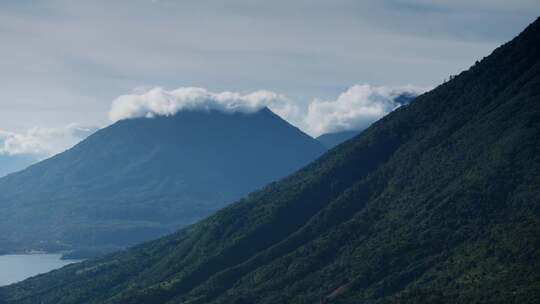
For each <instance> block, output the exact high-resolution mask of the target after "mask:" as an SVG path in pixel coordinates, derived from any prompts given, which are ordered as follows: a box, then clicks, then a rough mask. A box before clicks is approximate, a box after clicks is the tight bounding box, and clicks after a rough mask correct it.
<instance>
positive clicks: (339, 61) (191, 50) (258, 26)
mask: <svg viewBox="0 0 540 304" xmlns="http://www.w3.org/2000/svg"><path fill="white" fill-rule="evenodd" d="M539 12H540V1H537V0H514V1H507V0H468V1H466V0H451V1H450V0H439V1H435V0H410V1H405V0H366V1H359V0H332V1H330V0H326V1H321V0H309V1H308V0H297V1H281V0H274V1H259V0H228V1H223V0H220V1H210V0H198V1H169V0H130V1H101V0H96V1H68V0H50V1H44V0H43V1H40V0H36V1H32V0H28V1H20V0H2V1H0V41H1V47H0V67H1V69H0V83H1V86H0V154H2V153H4V154H21V153H32V154H39V155H52V154H54V153H57V152H60V151H62V150H63V149H66V148H68V147H69V146H71V145H72V144H73V143H75V142H77V141H78V140H81V139H82V138H84V137H85V136H87V135H88V134H90V133H91V132H92V131H93V130H95V129H96V128H100V127H104V126H107V125H108V124H110V123H112V122H114V121H115V120H118V119H122V118H128V117H132V116H140V115H142V114H141V113H145V114H144V115H147V114H148V113H146V112H145V111H148V110H149V109H150V110H155V109H157V108H159V109H162V107H163V104H161V105H159V106H156V107H157V108H156V107H152V106H150V105H149V104H148V103H149V102H150V103H155V101H153V100H149V101H148V98H149V96H150V97H151V96H157V98H158V99H159V98H161V99H160V100H162V101H163V102H165V105H168V106H172V107H173V108H175V107H176V108H182V107H183V106H185V104H186V100H188V99H189V98H191V97H189V98H188V97H186V96H187V95H185V93H186V92H190V94H192V93H193V92H196V93H193V94H195V95H196V98H195V97H193V98H195V99H196V100H203V99H204V98H203V97H204V96H206V97H208V96H209V98H210V99H212V100H214V101H215V102H217V103H219V104H220V105H223V104H225V105H228V106H230V105H231V104H232V105H235V104H236V103H237V102H248V103H254V104H256V105H257V106H259V105H265V106H270V107H271V108H272V109H273V110H274V111H276V112H277V113H278V114H280V115H281V116H282V117H284V118H285V119H287V120H288V121H290V122H291V123H293V124H295V125H297V126H298V127H300V128H301V129H302V130H304V131H305V132H307V133H308V134H310V135H313V136H316V135H319V134H321V133H325V132H332V131H340V130H344V129H349V128H358V127H360V126H362V127H363V126H364V125H365V124H366V123H369V122H371V121H372V120H373V119H376V118H379V117H380V116H381V115H384V114H386V113H388V112H389V111H391V110H392V109H393V108H395V106H396V105H395V104H393V103H392V98H393V97H395V95H396V94H397V93H399V92H423V91H425V90H428V89H430V88H433V87H435V86H436V85H438V84H439V83H441V82H443V81H444V80H445V79H448V77H449V75H453V74H457V73H459V72H460V71H462V70H464V69H466V68H468V67H469V66H470V65H472V64H473V63H474V62H475V61H476V60H479V59H481V58H483V57H484V56H487V55H489V54H490V53H491V51H492V50H493V49H494V48H496V47H497V46H498V45H500V44H502V43H504V42H506V41H508V40H510V39H511V38H513V37H514V36H516V35H517V34H518V33H519V32H520V31H521V30H523V29H524V28H525V27H526V26H527V25H528V24H529V23H531V22H532V21H534V19H535V18H536V17H537V16H538V15H539ZM179 92H180V93H181V94H180V93H179ZM152 94H155V95H152ZM178 94H180V95H178ZM190 96H191V95H190ZM201 96H202V97H201ZM231 96H232V97H231ZM254 96H255V97H254ZM186 98H187V99H186ZM197 98H198V99H197ZM189 100H191V99H189ZM206 101H207V100H206ZM203 103H205V102H204V101H203ZM206 104H208V103H207V102H206ZM154 106H155V105H154ZM122 107H124V108H122ZM126 107H127V108H126ZM141 111H142V112H141ZM6 143H9V145H8V144H6Z"/></svg>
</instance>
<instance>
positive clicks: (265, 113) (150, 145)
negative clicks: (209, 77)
mask: <svg viewBox="0 0 540 304" xmlns="http://www.w3.org/2000/svg"><path fill="white" fill-rule="evenodd" d="M324 151H325V149H324V147H323V146H322V145H320V144H319V143H318V142H317V141H315V140H314V139H312V138H311V137H309V136H307V135H306V134H304V133H302V132H301V131H300V130H298V129H297V128H295V127H293V126H291V125H290V124H288V123H287V122H285V121H284V120H282V119H281V118H279V117H278V116H277V115H275V114H274V113H272V112H271V111H270V110H268V109H263V110H260V111H259V112H257V113H254V114H241V113H235V114H225V113H222V112H217V111H211V112H180V113H178V114H177V115H175V116H171V117H156V118H152V119H148V118H139V119H130V120H123V121H119V122H117V123H115V124H113V125H112V126H110V127H107V128H104V129H102V130H99V131H98V132H96V133H95V134H93V135H92V136H90V137H88V138H87V139H86V140H84V141H82V142H81V143H79V144H78V145H76V146H75V147H73V148H72V149H70V150H68V151H66V152H64V153H61V154H59V155H56V156H54V157H52V158H50V159H48V160H45V161H43V162H40V163H38V164H35V165H33V166H31V167H30V168H28V169H26V170H24V171H22V172H19V173H16V174H12V175H9V176H7V177H4V178H2V179H0V229H1V231H2V237H1V238H0V249H2V251H9V250H10V249H11V250H17V249H19V250H22V249H46V250H61V249H62V250H63V249H104V250H107V249H114V248H118V247H122V246H125V245H129V244H133V243H135V242H140V241H144V240H148V239H150V238H155V237H157V236H160V235H163V234H165V233H167V232H171V231H173V230H175V229H177V228H179V227H182V226H184V225H187V224H191V223H193V222H195V221H196V220H198V219H201V218H202V217H204V216H207V215H209V214H211V213H212V212H214V211H215V210H217V209H219V208H221V207H223V206H225V204H226V203H230V202H233V201H234V200H236V199H239V198H240V197H242V196H244V195H245V194H247V193H248V192H250V191H253V190H256V189H258V188H260V187H262V186H264V185H265V184H267V183H269V182H272V181H274V180H277V179H279V178H281V177H284V176H286V175H287V174H289V173H292V172H294V171H295V170H297V169H298V168H300V167H302V166H303V165H305V164H307V163H308V162H309V161H311V160H313V159H315V158H317V157H318V156H319V155H321V154H322V153H323V152H324Z"/></svg>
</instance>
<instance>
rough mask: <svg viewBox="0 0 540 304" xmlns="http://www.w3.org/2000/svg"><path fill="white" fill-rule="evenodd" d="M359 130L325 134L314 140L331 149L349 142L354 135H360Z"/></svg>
mask: <svg viewBox="0 0 540 304" xmlns="http://www.w3.org/2000/svg"><path fill="white" fill-rule="evenodd" d="M360 132H362V131H359V130H352V131H342V132H335V133H326V134H323V135H321V136H319V137H317V138H316V139H317V140H318V141H319V142H320V143H321V144H323V145H324V146H325V147H326V148H328V149H331V148H333V147H335V146H337V145H339V144H340V143H342V142H344V141H346V140H349V139H351V138H353V137H355V136H356V135H358V134H360Z"/></svg>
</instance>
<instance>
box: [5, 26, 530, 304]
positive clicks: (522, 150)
mask: <svg viewBox="0 0 540 304" xmlns="http://www.w3.org/2000/svg"><path fill="white" fill-rule="evenodd" d="M538 185H540V20H537V21H536V22H535V23H533V24H532V25H531V26H530V27H529V28H528V29H527V30H525V31H524V32H523V33H522V34H521V35H520V36H518V37H517V38H516V39H514V40H513V41H511V42H510V43H508V44H506V45H504V46H502V47H501V48H498V49H497V50H495V51H494V52H493V54H492V55H491V56H489V57H487V58H485V59H484V60H482V61H481V62H480V63H477V64H476V65H475V66H473V67H472V68H471V69H469V70H468V71H466V72H463V73H461V74H460V75H458V76H457V77H455V78H454V79H453V80H452V81H449V82H447V83H445V84H443V85H441V86H439V87H438V88H436V89H435V90H433V91H431V92H428V93H426V94H424V95H422V96H419V97H418V98H417V99H416V101H415V102H414V103H412V104H410V105H409V106H407V107H403V108H401V109H398V110H396V111H395V112H393V113H391V114H389V115H388V116H386V117H385V118H383V119H382V120H380V121H378V122H376V123H375V124H373V125H372V126H371V127H370V128H368V129H367V130H365V131H364V132H362V134H361V135H359V136H357V137H356V138H354V139H353V140H351V141H348V142H346V143H344V144H342V145H339V146H338V147H336V148H335V149H333V150H331V151H329V152H328V153H327V154H325V155H324V156H323V157H321V158H320V159H318V160H317V161H315V162H314V163H312V164H310V165H308V166H307V167H305V168H304V169H302V170H300V171H298V172H297V173H296V174H294V175H292V176H289V177H287V178H285V179H283V180H281V181H279V182H277V183H272V184H270V185H268V186H267V187H266V188H265V189H263V190H261V191H257V192H254V193H252V194H251V195H249V196H248V197H247V198H245V199H242V200H241V201H239V202H237V203H236V204H233V205H231V206H229V207H226V208H225V209H223V210H221V211H219V212H218V213H216V214H215V215H213V216H211V217H209V218H207V219H206V220H203V221H201V222H198V223H197V224H195V225H192V226H190V227H188V228H185V229H183V230H181V231H179V232H177V233H175V234H173V235H170V236H168V237H165V238H161V239H159V240H157V241H153V242H149V243H146V244H142V245H139V246H136V247H134V248H132V249H129V250H127V251H123V252H118V253H115V254H112V255H109V256H106V257H104V258H101V259H98V260H95V261H87V262H83V263H79V264H75V265H70V266H67V267H65V268H63V269H61V270H58V271H53V272H51V273H49V274H45V275H42V276H38V277H35V278H32V279H28V280H26V281H24V282H22V283H20V284H16V285H13V286H10V287H6V288H1V289H0V300H1V301H3V302H4V303H37V302H39V303H123V304H126V303H263V304H264V303H384V302H394V303H422V302H424V303H535V302H537V300H538V299H539V298H540V283H539V282H540V188H539V187H538Z"/></svg>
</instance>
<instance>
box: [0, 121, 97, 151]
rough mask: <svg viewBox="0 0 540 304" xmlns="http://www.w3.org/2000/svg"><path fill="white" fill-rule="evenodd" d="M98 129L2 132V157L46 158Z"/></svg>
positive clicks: (0, 142) (40, 128)
mask: <svg viewBox="0 0 540 304" xmlns="http://www.w3.org/2000/svg"><path fill="white" fill-rule="evenodd" d="M96 130H97V128H95V127H85V126H80V125H77V124H70V125H67V126H64V127H61V128H43V127H33V128H30V129H28V130H27V131H26V132H22V133H15V132H9V131H2V130H0V155H34V156H35V157H37V158H46V157H50V156H52V155H54V154H57V153H59V152H62V151H64V150H66V149H68V148H70V147H72V146H73V145H74V144H76V143H77V142H79V141H81V140H82V139H84V138H86V137H87V136H89V135H90V134H92V133H93V132H95V131H96Z"/></svg>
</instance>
